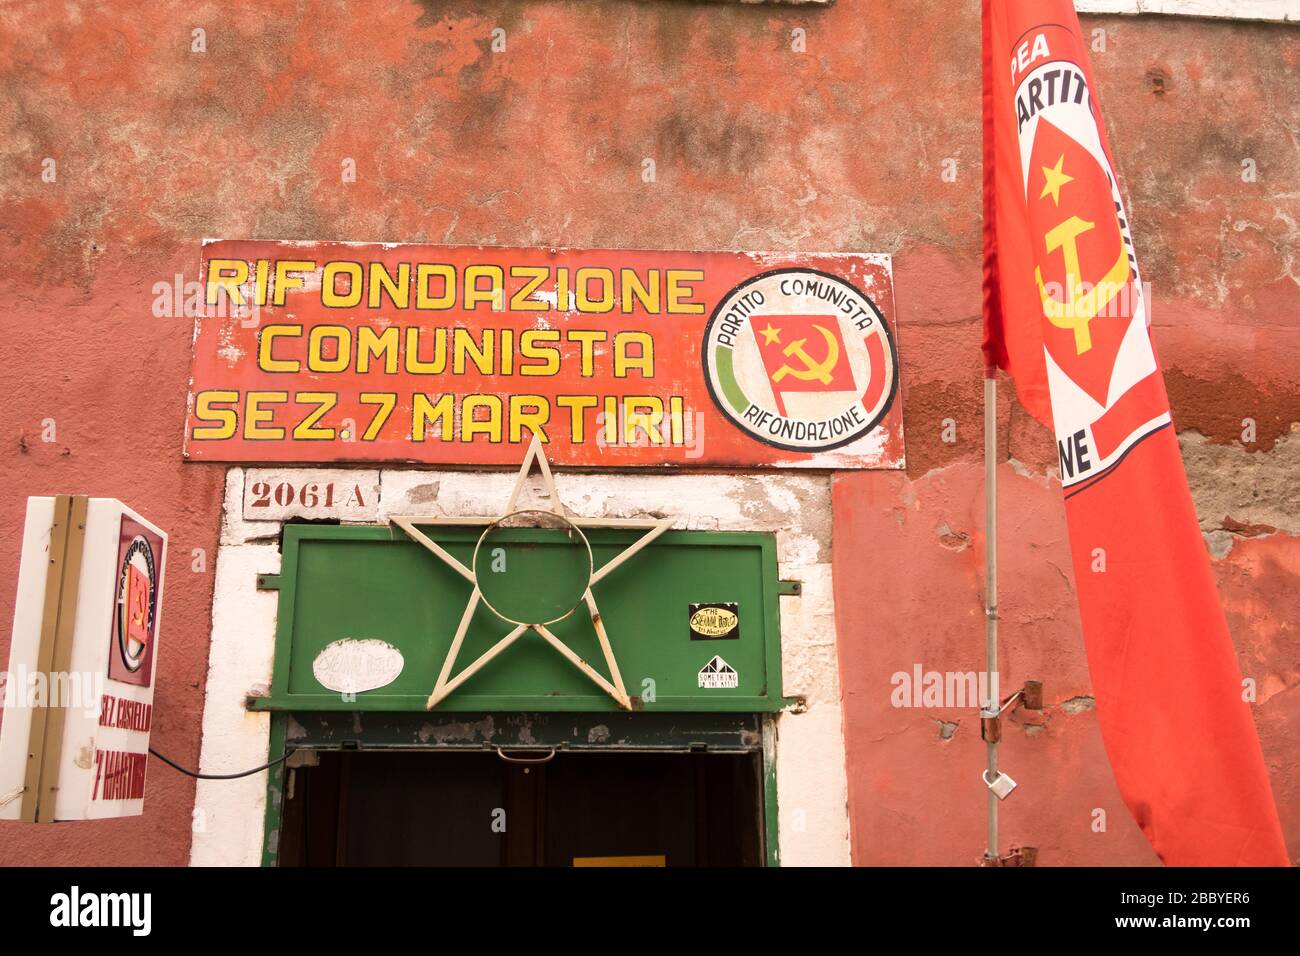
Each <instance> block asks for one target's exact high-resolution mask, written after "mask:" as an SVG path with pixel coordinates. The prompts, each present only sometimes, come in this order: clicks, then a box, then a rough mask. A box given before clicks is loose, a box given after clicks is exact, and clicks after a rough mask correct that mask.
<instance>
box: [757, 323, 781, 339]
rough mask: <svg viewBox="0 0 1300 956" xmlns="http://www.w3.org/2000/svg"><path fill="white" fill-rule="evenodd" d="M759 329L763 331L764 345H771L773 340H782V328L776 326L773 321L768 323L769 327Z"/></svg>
mask: <svg viewBox="0 0 1300 956" xmlns="http://www.w3.org/2000/svg"><path fill="white" fill-rule="evenodd" d="M758 331H759V332H761V333H763V344H764V345H771V344H772V343H773V342H780V341H781V330H780V329H778V328H774V327H773V326H772V323H771V322H769V323H767V328H765V329H759V330H758Z"/></svg>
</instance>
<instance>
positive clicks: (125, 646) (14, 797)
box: [0, 495, 167, 823]
mask: <svg viewBox="0 0 1300 956" xmlns="http://www.w3.org/2000/svg"><path fill="white" fill-rule="evenodd" d="M166 551H167V535H166V533H164V532H163V531H162V530H160V529H159V528H157V527H155V526H154V525H153V524H151V523H150V522H148V521H146V520H145V519H144V518H142V517H141V516H140V515H138V514H136V513H135V512H134V511H132V510H131V509H130V508H128V507H126V506H125V505H123V504H122V503H121V502H120V501H116V500H114V499H112V498H85V497H81V496H70V495H58V496H52V497H38V498H29V499H27V518H26V523H25V526H24V529H23V543H22V561H21V563H20V565H19V570H18V600H17V602H16V604H15V607H14V621H13V642H12V643H11V645H10V650H9V670H8V673H7V680H6V681H5V686H4V724H3V727H2V728H0V819H4V820H25V821H27V822H40V823H53V822H57V821H63V820H89V819H100V818H105V817H123V816H136V815H138V814H140V813H142V812H144V794H145V771H146V768H147V765H148V762H149V733H150V729H151V726H152V723H153V691H154V679H155V673H156V670H157V665H158V636H159V625H160V621H161V617H162V598H163V568H164V565H165V563H166V557H167V555H166Z"/></svg>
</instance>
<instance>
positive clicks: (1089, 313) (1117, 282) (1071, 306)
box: [1034, 216, 1132, 355]
mask: <svg viewBox="0 0 1300 956" xmlns="http://www.w3.org/2000/svg"><path fill="white" fill-rule="evenodd" d="M1095 227H1096V223H1093V222H1089V221H1088V220H1086V219H1081V218H1079V217H1078V216H1071V217H1070V218H1069V219H1067V220H1065V221H1064V222H1062V223H1060V224H1059V225H1057V226H1055V227H1054V228H1053V229H1051V230H1050V231H1048V233H1047V235H1046V236H1045V237H1044V238H1045V239H1046V242H1047V251H1048V252H1055V251H1056V250H1057V249H1060V250H1061V255H1062V256H1063V257H1064V258H1065V301H1064V302H1061V301H1058V300H1057V299H1055V298H1054V297H1052V296H1051V295H1050V294H1048V292H1047V289H1046V288H1045V287H1044V285H1043V270H1042V269H1041V268H1035V269H1034V277H1035V278H1036V279H1037V280H1038V294H1039V296H1040V297H1041V298H1042V300H1043V314H1044V315H1045V316H1047V320H1048V321H1049V322H1051V323H1052V324H1053V325H1054V326H1056V327H1057V328H1058V329H1071V330H1073V332H1074V350H1075V352H1076V354H1078V355H1082V354H1083V353H1084V352H1086V351H1088V350H1089V349H1090V348H1092V332H1091V331H1089V328H1088V323H1089V322H1091V321H1092V320H1093V319H1095V318H1096V317H1097V313H1098V312H1100V311H1101V309H1102V306H1104V305H1105V304H1106V303H1107V302H1109V301H1110V300H1111V299H1112V298H1114V296H1115V294H1116V293H1117V292H1118V291H1119V289H1120V288H1121V287H1122V286H1123V285H1124V284H1125V283H1127V282H1128V280H1129V278H1130V277H1131V276H1132V272H1131V270H1130V269H1129V264H1128V256H1127V255H1126V254H1125V252H1124V246H1123V245H1122V244H1121V245H1120V249H1119V256H1118V257H1117V258H1116V259H1115V264H1114V265H1112V266H1111V267H1110V268H1109V269H1108V270H1107V271H1106V274H1105V275H1104V276H1103V277H1102V279H1101V281H1100V282H1098V283H1097V284H1096V285H1094V286H1093V287H1092V288H1090V289H1085V288H1084V282H1083V276H1082V270H1081V269H1080V267H1079V244H1078V239H1079V237H1080V236H1081V235H1083V234H1084V233H1085V232H1088V231H1089V230H1091V229H1093V228H1095Z"/></svg>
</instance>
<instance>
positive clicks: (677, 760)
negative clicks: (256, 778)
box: [279, 750, 765, 866]
mask: <svg viewBox="0 0 1300 956" xmlns="http://www.w3.org/2000/svg"><path fill="white" fill-rule="evenodd" d="M521 756H522V755H521ZM532 756H533V755H528V758H529V759H530V760H531V759H532ZM517 759H518V758H517ZM762 783H763V781H762V768H761V759H760V755H759V754H757V753H645V752H637V753H627V752H620V753H591V752H582V753H570V752H564V751H561V752H559V753H558V754H556V755H555V757H554V758H553V759H550V760H548V761H546V762H535V761H534V762H529V763H521V762H513V761H508V760H505V759H503V758H502V757H501V756H499V755H498V754H497V753H496V752H495V751H474V752H463V751H451V752H448V751H437V750H423V751H401V752H398V751H386V752H385V751H343V752H337V751H336V752H320V753H319V764H318V765H317V766H311V767H297V768H294V769H293V770H291V771H289V773H288V775H287V777H286V781H285V799H284V809H283V816H282V819H281V829H280V853H279V860H280V865H282V866H759V865H762V863H763V861H764V858H765V857H764V848H763V831H764V828H763V804H762V801H763V785H762Z"/></svg>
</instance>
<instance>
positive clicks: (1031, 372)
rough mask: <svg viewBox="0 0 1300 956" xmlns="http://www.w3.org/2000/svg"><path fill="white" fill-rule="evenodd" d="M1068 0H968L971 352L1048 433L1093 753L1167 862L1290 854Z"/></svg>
mask: <svg viewBox="0 0 1300 956" xmlns="http://www.w3.org/2000/svg"><path fill="white" fill-rule="evenodd" d="M1148 308H1149V304H1148V302H1147V300H1146V297H1145V295H1144V290H1143V288H1142V283H1141V277H1140V275H1139V272H1138V265H1137V259H1136V257H1135V256H1134V252H1133V240H1132V235H1131V234H1130V230H1129V223H1128V215H1127V213H1126V212H1125V209H1124V202H1123V199H1122V198H1121V196H1120V192H1119V186H1118V183H1117V181H1116V176H1115V170H1114V164H1113V163H1112V161H1111V155H1110V149H1109V146H1108V145H1107V142H1106V132H1105V125H1104V124H1103V122H1102V117H1101V107H1100V104H1099V102H1098V97H1097V91H1096V86H1095V85H1094V84H1093V80H1092V73H1091V71H1090V70H1089V67H1088V56H1087V52H1086V47H1085V45H1084V42H1083V38H1082V36H1081V34H1080V31H1079V21H1078V18H1077V17H1076V15H1075V12H1074V5H1073V3H1071V2H1070V0H984V354H985V362H986V365H987V366H988V367H989V369H990V373H989V374H993V372H992V369H994V368H996V367H1000V368H1003V369H1005V370H1006V371H1007V372H1009V373H1010V374H1011V375H1012V376H1013V377H1014V379H1015V381H1016V386H1017V391H1018V393H1019V395H1020V400H1021V403H1022V404H1023V405H1024V406H1025V408H1026V409H1028V410H1029V411H1030V412H1031V413H1032V414H1033V415H1034V416H1035V417H1037V418H1038V419H1039V420H1041V421H1042V422H1044V424H1048V425H1051V426H1052V427H1053V429H1054V431H1055V433H1056V443H1057V452H1058V455H1059V458H1060V466H1061V483H1062V485H1063V489H1064V494H1065V511H1066V519H1067V522H1068V525H1069V530H1070V546H1071V550H1072V552H1073V557H1074V573H1075V583H1076V587H1077V589H1078V594H1079V613H1080V617H1081V618H1082V621H1083V635H1084V641H1085V643H1086V645H1087V652H1088V667H1089V670H1090V672H1091V675H1092V683H1093V690H1094V693H1095V695H1096V701H1097V714H1098V718H1099V720H1100V723H1101V731H1102V736H1103V738H1104V740H1105V743H1106V752H1107V754H1108V755H1109V757H1110V762H1111V767H1112V769H1113V770H1114V772H1115V778H1116V781H1117V782H1118V784H1119V789H1120V792H1121V794H1122V795H1123V797H1124V801H1125V803H1127V804H1128V807H1129V810H1130V811H1131V812H1132V813H1133V815H1134V817H1135V818H1136V819H1137V822H1138V824H1139V825H1140V826H1141V827H1142V830H1143V832H1144V833H1146V835H1147V838H1148V839H1149V840H1150V841H1151V845H1152V846H1153V847H1154V848H1155V850H1156V853H1157V854H1159V856H1160V858H1161V859H1162V860H1163V861H1164V862H1165V863H1167V864H1170V865H1233V864H1243V865H1245V864H1251V865H1279V866H1285V865H1288V864H1289V860H1288V858H1287V852H1286V845H1285V844H1284V843H1283V840H1282V828H1281V824H1280V823H1279V822H1278V816H1277V809H1276V807H1275V806H1274V804H1273V795H1272V792H1271V791H1270V790H1269V783H1268V772H1267V770H1266V768H1265V766H1264V760H1263V756H1262V754H1261V752H1260V747H1259V739H1258V737H1257V736H1256V733H1255V725H1254V722H1253V719H1252V717H1251V713H1250V705H1249V704H1248V703H1246V702H1245V701H1243V699H1242V694H1243V688H1242V679H1241V671H1240V668H1239V667H1238V664H1237V658H1236V654H1235V652H1234V650H1233V646H1232V641H1231V639H1230V637H1229V635H1228V628H1227V624H1226V622H1225V620H1224V617H1223V610H1222V608H1221V607H1220V605H1219V600H1218V595H1217V594H1216V593H1215V587H1214V578H1213V576H1212V574H1211V571H1210V563H1209V557H1208V555H1207V553H1206V549H1205V544H1204V542H1203V540H1202V538H1201V533H1200V529H1199V526H1198V524H1197V518H1196V512H1195V510H1194V509H1193V507H1192V499H1191V494H1190V493H1189V491H1188V488H1187V476H1186V474H1185V472H1184V471H1183V464H1182V459H1181V457H1180V455H1179V451H1178V442H1177V440H1176V438H1175V437H1174V430H1173V427H1172V422H1171V419H1170V416H1169V400H1168V398H1167V397H1166V395H1165V389H1164V380H1163V378H1162V376H1161V373H1160V368H1159V364H1158V361H1157V358H1156V354H1155V349H1154V346H1153V344H1152V342H1151V337H1150V334H1149V331H1148Z"/></svg>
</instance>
